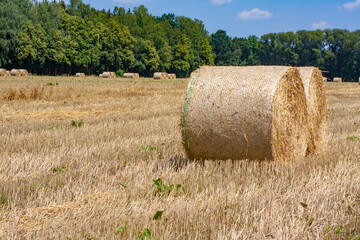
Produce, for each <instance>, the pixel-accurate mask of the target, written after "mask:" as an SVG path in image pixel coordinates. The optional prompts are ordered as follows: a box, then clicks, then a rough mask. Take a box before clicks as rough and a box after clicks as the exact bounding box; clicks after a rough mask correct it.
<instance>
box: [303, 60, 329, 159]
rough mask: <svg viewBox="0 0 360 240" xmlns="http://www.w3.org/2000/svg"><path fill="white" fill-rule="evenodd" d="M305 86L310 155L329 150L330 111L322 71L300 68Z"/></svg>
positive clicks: (312, 68)
mask: <svg viewBox="0 0 360 240" xmlns="http://www.w3.org/2000/svg"><path fill="white" fill-rule="evenodd" d="M298 69H299V72H300V77H301V79H302V81H303V84H304V90H305V96H306V101H307V110H308V127H309V134H308V149H307V150H308V153H322V152H325V151H326V150H327V141H328V123H327V118H328V110H327V107H326V98H325V91H324V81H323V76H322V73H321V71H320V70H319V69H318V68H314V67H302V68H298Z"/></svg>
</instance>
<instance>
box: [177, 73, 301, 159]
mask: <svg viewBox="0 0 360 240" xmlns="http://www.w3.org/2000/svg"><path fill="white" fill-rule="evenodd" d="M307 130H308V127H307V108H306V97H305V92H304V85H303V83H302V80H301V78H300V74H299V70H298V69H296V68H292V67H280V66H256V67H211V66H206V67H202V68H201V69H200V70H199V71H197V72H196V73H194V74H193V78H192V79H191V81H190V83H189V85H188V89H187V94H186V97H185V103H184V113H183V116H182V136H183V143H184V147H185V150H186V153H187V156H188V157H189V158H191V159H222V160H226V159H274V160H277V161H292V160H296V159H302V158H303V157H304V156H305V155H306V149H307Z"/></svg>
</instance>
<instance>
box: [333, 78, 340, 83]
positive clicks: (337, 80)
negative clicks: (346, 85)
mask: <svg viewBox="0 0 360 240" xmlns="http://www.w3.org/2000/svg"><path fill="white" fill-rule="evenodd" d="M333 81H334V82H342V78H340V77H334V79H333Z"/></svg>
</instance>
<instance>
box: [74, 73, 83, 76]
mask: <svg viewBox="0 0 360 240" xmlns="http://www.w3.org/2000/svg"><path fill="white" fill-rule="evenodd" d="M75 76H76V77H85V73H76V75H75Z"/></svg>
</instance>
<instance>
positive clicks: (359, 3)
mask: <svg viewBox="0 0 360 240" xmlns="http://www.w3.org/2000/svg"><path fill="white" fill-rule="evenodd" d="M359 7H360V0H356V1H355V2H348V3H345V4H344V5H342V8H345V9H346V10H354V9H356V8H359Z"/></svg>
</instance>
